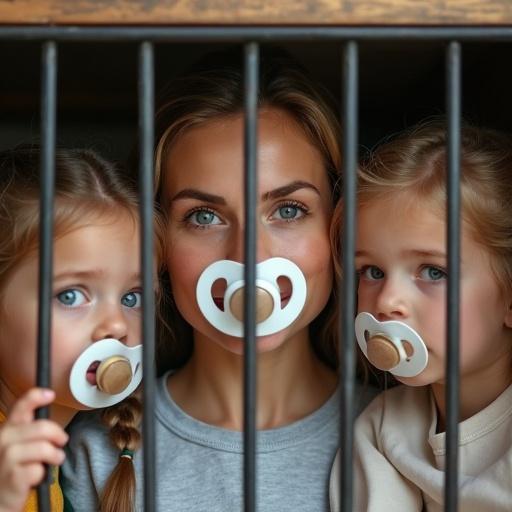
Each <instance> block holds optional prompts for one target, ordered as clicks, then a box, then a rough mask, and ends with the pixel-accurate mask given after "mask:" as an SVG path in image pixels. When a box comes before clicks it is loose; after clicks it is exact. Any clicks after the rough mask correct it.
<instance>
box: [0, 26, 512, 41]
mask: <svg viewBox="0 0 512 512" xmlns="http://www.w3.org/2000/svg"><path fill="white" fill-rule="evenodd" d="M47 39H52V40H56V41H102V42H116V43H118V42H123V41H124V42H127V41H152V42H186V41H190V42H233V43H247V42H251V41H283V42H284V41H342V40H353V39H357V40H360V41H382V40H387V41H445V42H449V41H451V40H454V39H456V40H458V41H487V42H490V41H512V27H411V26H406V27H404V26H386V27H374V26H361V27H359V26H355V27H326V26H304V27H287V26H279V27H278V26H276V27H269V26H251V27H242V26H229V27H205V26H200V27H198V26H196V27H190V26H188V27H183V26H180V27H178V26H176V27H148V26H138V27H119V26H104V27H77V26H60V27H59V26H51V27H50V26H0V40H39V41H44V40H47Z"/></svg>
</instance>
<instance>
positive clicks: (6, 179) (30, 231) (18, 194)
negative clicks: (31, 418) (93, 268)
mask: <svg viewBox="0 0 512 512" xmlns="http://www.w3.org/2000/svg"><path fill="white" fill-rule="evenodd" d="M39 160H40V150H39V148H38V147H36V146H18V147H16V148H14V149H11V150H6V151H0V300H1V291H2V289H3V287H4V286H5V283H6V282H7V280H8V279H9V276H10V274H11V273H12V271H13V270H14V269H15V268H16V266H17V265H19V263H20V261H22V260H23V258H25V257H26V256H27V255H29V254H30V253H31V252H32V251H34V250H36V249H37V246H38V241H39V240H38V232H39V231H38V230H39V194H40V172H39ZM55 164H56V165H55V204H54V237H55V238H58V237H60V236H63V235H64V234H66V233H67V232H69V231H70V230H72V229H73V228H75V227H77V226H80V225H83V224H84V223H89V222H95V220H96V219H98V220H99V219H103V218H104V217H105V216H113V217H115V216H117V215H119V214H120V212H123V213H125V214H128V215H130V216H131V217H132V218H133V220H134V222H137V221H138V204H139V202H138V198H137V191H136V187H135V185H134V183H131V182H130V181H129V180H128V179H127V178H126V176H124V175H123V174H122V173H121V171H120V170H119V169H117V168H116V167H115V166H114V165H112V164H111V163H109V162H107V161H105V160H103V159H102V158H101V157H100V156H98V155H97V154H96V153H95V152H93V151H90V150H83V149H58V150H57V151H56V161H55ZM155 226H156V228H155V230H156V257H157V260H158V262H161V261H162V260H163V242H162V239H163V236H162V223H161V220H160V219H159V216H158V215H155ZM140 416H141V404H140V401H139V400H138V398H137V397H136V396H131V397H129V398H127V399H126V400H124V401H123V402H121V403H119V404H117V405H115V406H112V407H109V408H107V409H105V410H104V411H103V420H104V422H105V423H106V425H107V426H108V427H109V428H110V437H111V439H112V441H113V443H114V444H115V445H116V446H117V447H118V448H119V449H120V450H122V449H124V448H127V449H129V450H132V451H133V450H136V449H137V447H138V445H139V443H140V433H139V431H138V425H139V423H140ZM134 490H135V472H134V468H133V464H132V462H131V459H127V458H126V457H120V462H119V464H118V466H117V467H116V468H115V470H114V472H113V473H112V475H111V477H110V479H109V481H108V482H107V484H106V486H105V490H104V493H103V497H102V502H101V510H108V511H114V510H115V511H119V510H123V511H125V510H126V511H128V510H131V509H133V497H134ZM127 497H128V499H127Z"/></svg>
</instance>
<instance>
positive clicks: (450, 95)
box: [444, 42, 461, 512]
mask: <svg viewBox="0 0 512 512" xmlns="http://www.w3.org/2000/svg"><path fill="white" fill-rule="evenodd" d="M446 68H447V69H446V78H447V82H446V108H447V111H448V126H447V130H448V133H447V146H448V147H447V164H448V173H447V201H448V205H447V227H448V229H447V246H448V291H447V295H448V297H447V326H446V334H447V347H446V400H445V402H446V468H445V490H444V498H445V510H447V511H450V512H451V511H453V512H456V511H457V510H458V508H457V503H458V474H457V471H458V458H459V454H458V444H459V443H458V439H459V426H458V424H459V314H460V312H459V300H460V124H461V121H460V119H461V48H460V44H459V43H458V42H451V43H450V44H449V45H448V48H447V54H446Z"/></svg>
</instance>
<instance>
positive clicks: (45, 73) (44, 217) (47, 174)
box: [36, 41, 57, 512]
mask: <svg viewBox="0 0 512 512" xmlns="http://www.w3.org/2000/svg"><path fill="white" fill-rule="evenodd" d="M41 65H42V70H41V77H42V78H41V140H42V144H41V163H40V166H41V180H40V183H41V195H40V197H41V201H40V205H39V208H40V213H39V218H40V223H39V241H40V243H39V314H38V335H37V336H38V344H37V361H36V363H37V377H36V378H37V386H39V387H43V388H49V387H50V386H51V325H52V291H53V290H52V281H53V200H54V194H55V140H56V126H57V45H56V43H55V42H54V41H48V42H46V43H44V44H43V46H42V55H41ZM49 415H50V408H49V407H41V408H40V409H38V410H37V411H36V418H38V419H41V418H44V419H47V418H48V417H49ZM49 474H50V473H49V471H48V475H49ZM48 480H49V479H48V478H46V479H45V480H44V481H43V482H42V483H41V484H40V485H39V487H38V488H37V503H38V508H39V510H40V511H42V512H49V511H50V492H49V485H48V483H49V482H48Z"/></svg>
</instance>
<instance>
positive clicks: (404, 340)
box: [355, 312, 428, 377]
mask: <svg viewBox="0 0 512 512" xmlns="http://www.w3.org/2000/svg"><path fill="white" fill-rule="evenodd" d="M355 330H356V338H357V342H358V344H359V347H360V348H361V350H362V352H363V354H364V355H365V356H366V357H367V358H368V360H369V361H370V363H372V364H373V365H374V366H375V367H377V368H379V369H380V370H385V371H389V372H390V373H392V374H393V375H396V376H397V377H415V376H416V375H419V374H420V373H421V372H422V371H423V370H424V369H425V367H426V366H427V363H428V351H427V347H426V346H425V343H424V342H423V340H422V339H421V336H420V335H419V334H418V333H417V332H416V331H415V330H414V329H413V328H412V327H409V326H408V325H407V324H405V323H403V322H399V321H397V320H388V321H385V322H379V321H378V320H377V319H376V318H375V317H374V316H373V315H371V314H370V313H366V312H363V313H359V314H358V315H357V317H356V321H355Z"/></svg>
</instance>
